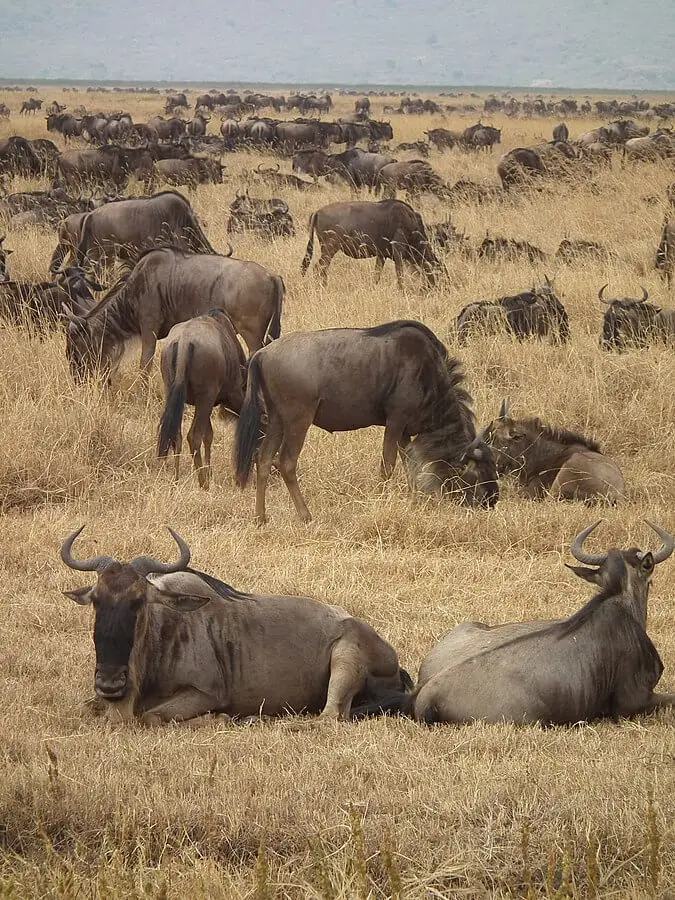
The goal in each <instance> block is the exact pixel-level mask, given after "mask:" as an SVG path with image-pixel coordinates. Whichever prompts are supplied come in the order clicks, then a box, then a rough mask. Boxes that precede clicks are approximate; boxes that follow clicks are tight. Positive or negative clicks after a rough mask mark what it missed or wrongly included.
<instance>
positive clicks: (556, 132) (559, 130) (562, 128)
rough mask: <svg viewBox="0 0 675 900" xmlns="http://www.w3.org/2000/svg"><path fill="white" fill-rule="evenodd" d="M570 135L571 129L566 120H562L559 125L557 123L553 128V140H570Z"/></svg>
mask: <svg viewBox="0 0 675 900" xmlns="http://www.w3.org/2000/svg"><path fill="white" fill-rule="evenodd" d="M569 137H570V133H569V129H568V128H567V125H565V123H564V122H561V123H560V124H559V125H556V126H555V128H554V129H553V140H554V141H568V140H569Z"/></svg>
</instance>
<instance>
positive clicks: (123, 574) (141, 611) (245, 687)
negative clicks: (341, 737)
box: [61, 526, 410, 725]
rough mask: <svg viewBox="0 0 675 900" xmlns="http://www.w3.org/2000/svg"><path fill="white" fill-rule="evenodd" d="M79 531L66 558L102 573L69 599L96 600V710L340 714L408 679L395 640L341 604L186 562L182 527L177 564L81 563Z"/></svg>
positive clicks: (127, 715) (159, 715) (153, 717)
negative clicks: (241, 584)
mask: <svg viewBox="0 0 675 900" xmlns="http://www.w3.org/2000/svg"><path fill="white" fill-rule="evenodd" d="M83 527H84V526H83ZM81 532H82V528H79V529H78V530H77V531H75V532H74V533H73V534H71V535H70V537H68V538H66V540H65V541H64V542H63V544H62V546H61V559H62V560H63V562H64V563H65V564H66V565H67V566H68V567H69V568H71V569H75V570H77V571H80V572H96V573H97V581H96V584H95V585H94V586H90V587H84V588H77V589H76V590H74V591H69V592H68V593H67V594H66V596H67V597H69V598H70V599H72V600H74V601H75V602H76V603H80V604H82V605H83V606H86V605H88V604H92V605H93V607H94V611H95V619H94V646H95V650H96V671H95V677H94V688H95V691H96V695H97V699H96V701H95V703H96V706H94V709H95V710H96V711H97V712H101V713H104V714H110V715H111V716H113V717H114V718H116V719H117V720H122V721H130V720H133V719H134V718H138V719H140V720H141V722H142V723H143V724H146V725H156V724H160V723H162V722H169V721H179V722H180V721H185V720H197V719H198V718H199V717H200V716H204V715H206V714H208V713H223V714H226V715H230V716H259V715H261V714H264V715H271V716H280V715H286V714H290V713H296V714H297V713H303V712H304V713H319V712H321V715H322V717H324V718H329V719H332V718H335V719H338V718H349V716H350V710H351V706H352V702H354V703H355V704H358V703H360V702H364V701H365V702H368V700H369V699H370V697H371V695H372V694H373V693H377V691H378V689H382V688H384V687H386V686H390V687H391V688H392V689H393V688H395V687H406V686H408V685H409V684H410V677H409V676H408V674H407V672H405V671H404V670H403V669H400V668H399V664H398V657H397V655H396V651H395V650H394V649H393V647H391V646H390V645H389V644H388V643H387V642H386V641H385V640H384V639H383V638H381V637H380V636H379V634H378V633H377V632H376V631H375V630H374V629H373V628H372V627H371V626H370V625H368V624H367V623H366V622H363V621H362V620H360V619H356V618H354V617H352V616H350V615H349V613H347V612H346V611H345V610H344V609H341V608H340V607H337V606H328V605H327V604H324V603H320V602H319V601H317V600H312V599H310V598H308V597H290V596H253V595H251V594H245V593H242V592H241V591H237V590H235V589H234V588H233V587H231V586H230V585H228V584H225V583H224V582H222V581H219V580H218V579H217V578H214V577H213V576H212V575H206V574H204V573H203V572H198V571H195V570H194V569H190V568H188V564H189V562H190V548H189V547H188V546H187V544H186V543H185V541H183V540H182V538H181V537H180V536H179V535H178V534H176V532H175V531H172V530H171V535H172V537H173V538H174V540H175V541H176V543H177V544H178V546H179V548H180V558H179V559H178V560H177V561H176V562H174V563H173V564H169V565H167V564H166V563H162V562H159V561H157V560H155V559H152V558H150V557H137V558H136V559H134V560H132V561H131V562H130V563H121V562H118V561H117V560H114V559H112V558H111V557H109V556H97V557H95V558H93V559H89V560H76V559H74V558H73V555H72V546H73V543H74V541H75V539H76V538H77V537H78V535H79V534H80V533H81Z"/></svg>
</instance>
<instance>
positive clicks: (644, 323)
mask: <svg viewBox="0 0 675 900" xmlns="http://www.w3.org/2000/svg"><path fill="white" fill-rule="evenodd" d="M606 287H607V285H606V284H605V285H603V286H602V287H601V288H600V290H599V292H598V299H599V300H600V302H601V303H605V304H607V306H608V307H609V309H607V311H606V312H605V317H604V319H603V323H602V338H601V341H600V346H601V347H602V348H603V349H604V350H619V351H620V350H625V349H627V348H628V347H647V346H649V344H651V343H654V342H656V341H667V342H669V343H672V342H673V341H674V340H675V309H662V308H661V307H660V306H654V304H653V303H647V298H648V297H649V294H648V293H647V291H646V290H645V289H644V288H642V297H641V298H633V297H619V298H614V299H612V300H605V298H604V292H605V288H606Z"/></svg>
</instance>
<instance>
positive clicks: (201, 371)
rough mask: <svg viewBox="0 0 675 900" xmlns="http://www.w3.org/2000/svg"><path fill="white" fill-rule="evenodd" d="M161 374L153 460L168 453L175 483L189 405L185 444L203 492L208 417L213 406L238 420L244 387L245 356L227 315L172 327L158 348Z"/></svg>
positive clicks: (207, 457) (207, 465)
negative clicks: (161, 403) (190, 416)
mask: <svg viewBox="0 0 675 900" xmlns="http://www.w3.org/2000/svg"><path fill="white" fill-rule="evenodd" d="M161 369H162V380H163V381H164V398H165V400H164V411H163V412H162V417H161V419H160V423H159V433H158V437H157V455H158V456H159V457H160V458H164V457H166V456H167V455H168V453H169V450H170V449H171V448H173V452H174V460H175V476H176V481H178V476H179V468H180V452H181V448H182V445H183V438H182V434H181V425H182V421H183V411H184V409H185V404H186V403H189V404H190V405H191V406H194V408H195V413H194V417H193V419H192V424H191V425H190V430H189V431H188V436H187V441H188V446H189V447H190V453H191V454H192V461H193V465H194V468H195V471H196V472H197V478H198V480H199V486H200V487H202V488H205V489H207V490H208V487H209V481H210V480H211V443H212V441H213V428H212V427H211V412H212V411H213V407H214V406H220V408H221V412H223V413H225V411H226V410H227V411H229V412H230V414H232V413H234V414H236V415H239V410H240V409H241V407H242V403H243V402H244V389H245V387H246V357H245V356H244V351H243V348H242V346H241V344H240V343H239V341H238V340H237V333H236V331H235V330H234V328H233V326H232V322H231V321H230V318H229V316H228V315H227V313H226V312H224V311H223V310H222V309H212V310H209V312H208V313H206V315H204V316H196V317H195V318H194V319H189V320H188V321H187V322H179V323H178V324H177V325H174V326H173V328H172V329H171V331H170V332H169V333H168V335H167V336H166V341H165V343H164V345H163V346H162V355H161ZM202 445H203V446H204V460H205V465H204V467H203V466H202Z"/></svg>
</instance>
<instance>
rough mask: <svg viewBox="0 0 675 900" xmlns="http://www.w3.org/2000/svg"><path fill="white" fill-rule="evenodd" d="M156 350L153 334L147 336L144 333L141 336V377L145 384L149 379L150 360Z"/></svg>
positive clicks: (155, 338) (155, 339)
mask: <svg viewBox="0 0 675 900" xmlns="http://www.w3.org/2000/svg"><path fill="white" fill-rule="evenodd" d="M156 348H157V335H156V334H154V333H153V332H150V333H149V334H148V333H146V332H144V333H143V334H142V336H141V375H142V377H143V379H144V381H145V382H146V383H147V381H148V380H149V378H150V371H151V369H152V358H153V356H154V355H155V349H156Z"/></svg>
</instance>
